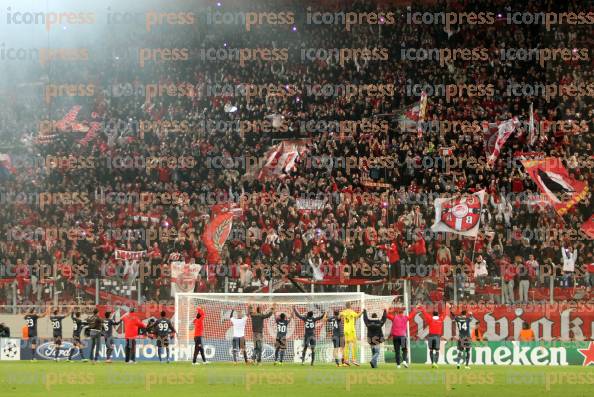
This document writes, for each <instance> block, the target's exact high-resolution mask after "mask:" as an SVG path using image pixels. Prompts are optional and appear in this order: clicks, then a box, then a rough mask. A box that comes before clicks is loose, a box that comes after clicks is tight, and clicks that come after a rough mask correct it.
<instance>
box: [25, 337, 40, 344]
mask: <svg viewBox="0 0 594 397" xmlns="http://www.w3.org/2000/svg"><path fill="white" fill-rule="evenodd" d="M27 341H28V342H29V343H30V344H31V345H37V344H38V343H39V337H38V336H37V335H33V336H29V338H28V339H27Z"/></svg>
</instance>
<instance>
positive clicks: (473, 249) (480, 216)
mask: <svg viewBox="0 0 594 397" xmlns="http://www.w3.org/2000/svg"><path fill="white" fill-rule="evenodd" d="M480 200H481V211H480V215H479V231H480V228H481V226H480V223H481V218H482V217H483V202H484V201H485V193H483V194H482V195H481V198H480ZM477 238H478V233H477V234H476V236H474V244H472V259H471V260H470V261H471V262H472V263H473V264H474V251H475V249H476V240H477Z"/></svg>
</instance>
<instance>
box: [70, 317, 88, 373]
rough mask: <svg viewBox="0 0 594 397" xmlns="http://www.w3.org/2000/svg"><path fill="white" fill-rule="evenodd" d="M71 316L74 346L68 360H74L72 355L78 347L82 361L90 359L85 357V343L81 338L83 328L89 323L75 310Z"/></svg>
mask: <svg viewBox="0 0 594 397" xmlns="http://www.w3.org/2000/svg"><path fill="white" fill-rule="evenodd" d="M70 317H71V318H72V345H73V346H72V347H71V348H70V352H69V353H68V361H70V362H72V356H73V355H74V352H75V349H78V351H79V352H80V359H81V360H82V361H85V362H86V361H88V360H87V359H86V358H85V353H84V347H85V346H84V344H83V343H82V340H81V333H82V330H83V328H84V327H85V326H86V325H87V323H86V321H84V320H83V319H82V318H81V317H80V312H74V311H72V313H70Z"/></svg>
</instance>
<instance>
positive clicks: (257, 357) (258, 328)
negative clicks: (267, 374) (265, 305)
mask: <svg viewBox="0 0 594 397" xmlns="http://www.w3.org/2000/svg"><path fill="white" fill-rule="evenodd" d="M275 308H276V305H275V304H273V305H272V308H271V309H270V310H269V311H267V312H266V313H263V312H262V308H261V307H260V306H256V310H254V309H253V307H252V305H248V314H249V316H250V318H251V319H252V336H253V338H254V352H253V354H252V362H253V363H254V364H255V365H262V348H263V345H264V321H265V320H266V319H267V318H268V317H270V316H272V313H274V309H275Z"/></svg>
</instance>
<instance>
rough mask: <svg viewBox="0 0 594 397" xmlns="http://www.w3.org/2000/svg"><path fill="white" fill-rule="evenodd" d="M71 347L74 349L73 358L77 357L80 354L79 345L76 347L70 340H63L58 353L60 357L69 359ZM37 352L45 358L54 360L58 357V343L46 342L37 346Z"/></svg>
mask: <svg viewBox="0 0 594 397" xmlns="http://www.w3.org/2000/svg"><path fill="white" fill-rule="evenodd" d="M70 349H74V353H73V354H72V358H75V357H77V356H78V355H79V351H78V348H77V347H74V345H73V344H72V343H70V342H64V341H62V345H60V352H59V353H58V359H67V358H68V356H69V353H70ZM37 354H38V355H39V357H41V358H43V359H45V360H53V359H54V358H55V357H56V345H55V344H54V342H45V343H44V344H42V345H40V346H38V347H37Z"/></svg>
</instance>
